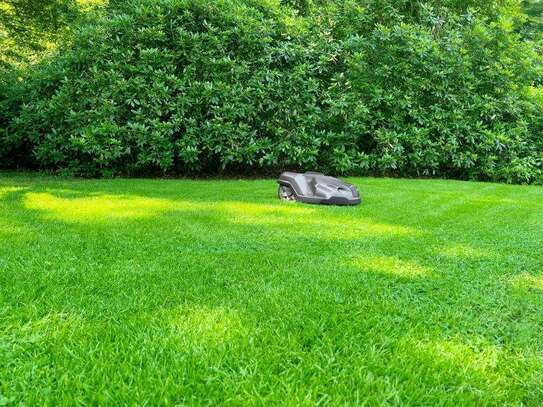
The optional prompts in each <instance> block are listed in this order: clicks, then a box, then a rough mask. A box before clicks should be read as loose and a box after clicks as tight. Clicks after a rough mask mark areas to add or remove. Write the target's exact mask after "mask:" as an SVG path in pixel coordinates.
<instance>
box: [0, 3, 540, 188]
mask: <svg viewBox="0 0 543 407" xmlns="http://www.w3.org/2000/svg"><path fill="white" fill-rule="evenodd" d="M523 22H524V15H523V14H522V12H521V9H520V5H519V3H518V2H516V1H512V0H508V1H505V0H496V1H491V2H489V1H480V0H479V1H476V0H473V1H457V0H448V1H445V0H443V1H437V0H436V1H418V2H413V1H407V0H387V1H376V0H367V1H364V2H359V1H354V0H335V1H324V0H285V1H284V2H283V3H282V4H281V3H279V2H275V1H273V0H220V1H212V0H159V1H155V0H132V1H128V2H125V1H119V2H116V3H113V4H111V5H110V6H109V10H108V12H107V13H100V14H98V13H97V14H95V15H94V16H93V18H88V19H87V21H86V22H85V23H84V24H82V25H81V27H80V28H79V29H78V30H77V31H76V33H75V34H74V35H73V40H72V41H70V42H69V43H66V45H64V46H63V47H61V49H60V50H59V51H58V52H57V54H56V55H55V56H54V57H52V58H46V59H45V60H44V61H42V62H41V63H40V64H38V65H37V66H35V67H34V68H33V69H32V70H31V71H30V72H29V73H28V74H27V75H24V78H23V80H22V81H19V82H13V81H12V82H10V83H8V84H5V85H4V88H5V90H6V92H4V93H5V94H6V95H7V96H6V97H5V98H4V99H2V101H0V103H1V105H0V109H2V111H1V113H2V116H1V117H2V119H0V120H2V122H1V124H2V127H3V128H4V130H3V138H2V143H1V144H0V156H2V155H3V156H4V160H7V159H8V157H10V158H11V163H12V165H13V164H16V163H19V164H20V163H25V164H26V165H38V166H40V167H44V168H51V169H57V170H62V171H65V172H69V173H74V174H82V175H87V176H109V175H116V174H123V175H136V174H149V173H156V172H162V173H185V174H187V173H189V174H194V173H199V172H206V173H216V172H220V171H224V170H226V171H252V170H255V169H257V170H272V169H273V170H276V169H280V168H287V167H289V168H301V169H310V168H311V169H321V170H324V171H332V172H334V173H354V174H393V175H428V176H448V177H457V178H477V179H489V180H498V181H507V182H541V180H542V166H543V164H542V161H543V139H542V137H541V135H540V134H541V127H542V120H541V119H542V118H543V116H542V103H541V102H542V96H541V92H540V90H539V89H538V88H537V84H538V82H539V78H540V58H539V56H538V53H537V52H536V49H537V43H536V42H534V41H530V40H527V39H526V38H524V36H523V35H522V33H520V32H519V27H520V26H521V25H522V24H523Z"/></svg>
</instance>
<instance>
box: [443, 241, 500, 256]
mask: <svg viewBox="0 0 543 407" xmlns="http://www.w3.org/2000/svg"><path fill="white" fill-rule="evenodd" d="M436 254H438V255H442V256H446V257H467V258H480V259H483V258H490V257H492V256H491V254H490V253H489V252H488V250H483V249H479V248H476V247H471V246H468V245H465V244H454V245H449V246H442V247H440V248H437V249H436Z"/></svg>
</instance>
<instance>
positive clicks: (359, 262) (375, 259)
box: [350, 256, 432, 277]
mask: <svg viewBox="0 0 543 407" xmlns="http://www.w3.org/2000/svg"><path fill="white" fill-rule="evenodd" d="M350 265H354V266H356V267H357V268H359V269H361V270H367V271H374V272H378V273H382V274H387V275H392V276H398V277H418V276H426V275H429V274H431V272H432V270H431V269H430V268H428V267H424V266H421V265H420V264H417V263H415V262H413V261H407V260H401V259H399V258H397V257H391V256H368V257H364V256H360V257H356V258H355V259H353V260H352V261H351V262H350Z"/></svg>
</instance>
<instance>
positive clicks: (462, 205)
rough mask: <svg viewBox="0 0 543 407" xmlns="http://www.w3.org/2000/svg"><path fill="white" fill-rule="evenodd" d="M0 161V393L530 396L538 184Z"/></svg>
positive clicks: (536, 386) (132, 398) (265, 401)
mask: <svg viewBox="0 0 543 407" xmlns="http://www.w3.org/2000/svg"><path fill="white" fill-rule="evenodd" d="M350 181H351V182H353V183H355V184H356V185H357V186H358V187H359V188H360V190H361V193H362V196H363V202H362V204H361V205H360V206H358V207H326V206H310V205H303V204H299V203H285V202H280V201H279V200H278V199H277V198H276V188H277V186H276V184H275V182H274V181H273V180H239V181H236V180H223V181H216V180H199V181H191V180H151V179H146V180H136V179H130V180H125V179H114V180H77V179H63V178H54V177H46V176H39V175H36V174H30V173H18V174H17V173H16V174H14V173H0V404H15V405H18V404H26V405H51V406H53V405H54V406H58V405H98V404H115V405H117V404H118V405H134V404H137V405H171V404H189V405H218V404H224V405H270V404H281V405H315V404H319V405H353V404H368V405H383V404H386V405H400V404H401V405H451V406H456V405H466V404H477V405H504V404H510V405H521V404H524V405H541V404H542V403H543V250H542V249H543V189H542V188H541V187H528V186H506V185H496V184H484V183H470V182H458V181H442V180H400V179H372V178H356V179H351V180H350Z"/></svg>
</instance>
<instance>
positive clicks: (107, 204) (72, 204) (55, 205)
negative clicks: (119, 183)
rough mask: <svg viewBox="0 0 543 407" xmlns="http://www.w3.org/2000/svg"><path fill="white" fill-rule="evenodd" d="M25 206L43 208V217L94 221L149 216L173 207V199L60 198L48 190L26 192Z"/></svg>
mask: <svg viewBox="0 0 543 407" xmlns="http://www.w3.org/2000/svg"><path fill="white" fill-rule="evenodd" d="M25 207H26V208H28V209H36V210H41V211H44V212H46V217H47V218H50V219H55V220H62V221H70V222H96V221H105V220H114V219H141V218H149V217H152V216H154V215H157V214H158V213H161V212H164V211H167V210H171V209H175V208H176V205H175V203H172V202H171V201H168V200H164V199H156V198H144V197H139V196H138V197H130V196H116V195H95V196H86V197H81V198H79V197H78V198H60V197H58V196H55V195H52V194H50V193H34V192H30V193H27V194H26V195H25Z"/></svg>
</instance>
